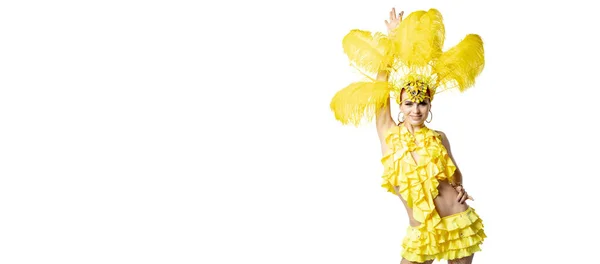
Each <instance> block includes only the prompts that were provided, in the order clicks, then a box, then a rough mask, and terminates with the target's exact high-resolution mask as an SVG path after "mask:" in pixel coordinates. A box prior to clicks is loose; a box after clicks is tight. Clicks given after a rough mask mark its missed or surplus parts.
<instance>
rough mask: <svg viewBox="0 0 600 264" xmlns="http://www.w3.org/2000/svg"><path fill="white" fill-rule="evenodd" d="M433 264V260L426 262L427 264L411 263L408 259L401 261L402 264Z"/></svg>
mask: <svg viewBox="0 0 600 264" xmlns="http://www.w3.org/2000/svg"><path fill="white" fill-rule="evenodd" d="M431 263H433V260H429V261H425V262H410V261H408V260H406V259H404V258H403V259H402V261H400V264H431Z"/></svg>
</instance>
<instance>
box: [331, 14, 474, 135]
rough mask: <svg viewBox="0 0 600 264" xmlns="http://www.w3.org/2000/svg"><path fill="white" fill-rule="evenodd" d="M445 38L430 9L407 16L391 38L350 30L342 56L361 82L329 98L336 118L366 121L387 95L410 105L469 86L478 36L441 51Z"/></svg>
mask: <svg viewBox="0 0 600 264" xmlns="http://www.w3.org/2000/svg"><path fill="white" fill-rule="evenodd" d="M444 38H445V28H444V23H443V19H442V15H441V14H440V12H439V11H438V10H437V9H433V8H432V9H429V11H423V10H420V11H415V12H413V13H411V14H409V15H408V16H407V17H406V18H405V19H403V20H402V22H400V25H398V27H397V28H396V29H395V30H394V31H393V32H392V33H391V34H390V36H386V35H384V34H382V33H380V32H375V33H371V32H369V31H365V30H359V29H354V30H351V31H350V32H349V33H348V34H347V35H346V36H345V37H344V38H343V40H342V46H343V49H344V53H345V54H346V55H347V56H348V59H349V60H350V65H351V66H352V67H354V68H356V69H357V70H358V71H359V72H360V73H361V74H362V75H364V76H365V77H366V80H364V81H359V82H354V83H351V84H350V85H348V86H347V87H345V88H343V89H341V90H340V91H338V92H337V93H336V94H335V95H334V96H333V98H332V100H331V103H330V108H331V110H332V111H333V112H334V114H335V118H336V119H337V120H339V121H340V122H342V124H345V125H346V124H354V125H355V126H358V124H359V123H360V122H361V121H362V120H363V119H365V118H366V119H367V120H369V121H370V120H372V119H373V117H374V115H376V114H377V111H378V110H379V109H381V108H382V107H384V106H385V105H386V104H387V103H388V100H389V97H390V93H391V94H393V96H394V97H395V99H396V102H398V103H400V102H399V100H400V95H401V93H402V89H407V94H408V97H409V99H410V100H411V101H414V102H420V101H422V100H424V99H425V98H429V99H430V100H433V96H434V95H435V94H436V93H439V92H441V91H445V90H449V89H458V90H459V91H460V92H464V91H465V90H467V89H468V88H470V87H472V86H473V85H474V84H475V78H476V77H477V76H478V75H479V74H480V73H481V72H482V70H483V67H484V64H485V59H484V51H483V41H482V40H481V37H480V36H479V35H477V34H468V35H466V37H465V38H464V39H463V40H462V41H460V42H459V43H458V44H456V45H455V46H454V47H452V48H450V49H449V50H447V51H445V52H443V51H442V47H443V45H444ZM380 71H387V72H388V76H389V77H388V80H387V81H380V80H377V79H376V76H377V73H378V72H380Z"/></svg>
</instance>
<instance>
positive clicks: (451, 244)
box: [331, 9, 486, 264]
mask: <svg viewBox="0 0 600 264" xmlns="http://www.w3.org/2000/svg"><path fill="white" fill-rule="evenodd" d="M402 15H403V12H400V13H399V14H398V15H397V14H396V11H395V9H392V11H391V12H390V20H389V21H387V20H386V21H385V23H386V25H387V27H388V35H387V36H385V35H383V34H381V33H375V34H372V33H371V32H368V31H363V30H352V31H351V32H350V33H348V34H347V35H346V36H345V37H344V40H343V46H344V51H345V53H346V54H347V55H348V57H349V59H350V61H351V62H352V63H353V66H354V67H356V68H357V69H358V70H360V71H361V73H363V74H364V75H365V77H367V80H365V81H360V82H355V83H352V84H350V85H349V86H348V87H346V88H344V89H342V90H340V91H339V92H338V93H336V95H335V96H334V97H333V99H332V102H331V109H332V111H333V112H334V113H335V116H336V119H337V120H339V121H340V122H342V123H343V124H354V125H358V124H359V123H360V122H361V121H362V120H363V118H364V117H367V119H372V118H373V116H375V118H376V126H377V132H378V135H379V140H380V142H381V150H382V155H383V158H382V159H381V162H382V164H383V166H384V172H383V175H382V178H383V183H382V185H381V186H382V187H383V188H385V189H386V190H387V191H388V192H391V193H393V194H394V195H397V196H398V197H400V200H401V201H402V202H403V204H404V206H405V208H406V212H407V214H408V217H409V226H408V228H407V233H406V236H405V237H404V239H403V242H402V247H403V250H402V261H401V264H403V263H432V262H433V260H434V259H438V260H440V259H446V260H448V263H472V261H473V256H474V253H475V252H477V251H480V250H481V249H480V247H479V246H480V245H481V243H482V242H483V240H484V239H485V238H486V235H485V232H484V230H483V223H482V220H481V219H480V218H479V216H478V215H477V213H475V210H474V209H473V208H472V207H469V206H468V205H467V204H466V200H467V199H470V200H473V199H472V198H471V197H470V196H469V195H468V194H467V192H466V191H465V189H464V188H463V186H462V175H461V173H460V170H458V168H457V167H456V165H455V164H456V162H455V161H454V158H453V157H452V153H451V151H450V143H449V141H448V138H447V137H446V136H445V134H444V133H443V132H441V131H435V130H431V129H429V128H428V127H427V126H426V125H425V122H430V121H427V119H428V117H431V115H430V113H431V102H432V100H433V98H434V95H435V94H436V93H439V92H441V91H443V90H447V89H458V90H460V91H461V92H462V91H464V90H466V89H467V88H469V87H471V86H473V84H474V81H475V78H476V77H477V76H478V75H479V74H480V73H481V71H482V70H483V66H484V54H483V43H482V41H481V38H480V37H479V36H478V35H475V34H469V35H467V36H466V37H465V38H464V39H463V40H462V41H461V42H460V43H459V44H457V45H456V46H454V47H453V48H451V49H449V50H448V51H446V52H442V45H443V42H444V33H445V29H444V24H443V21H442V16H441V14H440V13H439V11H437V10H436V9H430V10H429V11H416V12H413V13H411V14H410V15H409V16H407V17H406V19H405V20H402ZM373 75H376V77H374V76H373ZM390 93H391V94H393V95H392V96H393V97H394V98H395V99H396V103H398V104H399V105H400V112H399V117H398V119H399V120H398V124H396V123H395V122H394V120H393V119H392V116H391V111H390V104H391V101H390V100H391V96H390Z"/></svg>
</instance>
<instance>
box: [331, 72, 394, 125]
mask: <svg viewBox="0 0 600 264" xmlns="http://www.w3.org/2000/svg"><path fill="white" fill-rule="evenodd" d="M389 96H390V85H389V83H388V82H381V81H377V82H354V83H351V84H350V85H348V86H346V87H345V88H343V89H341V90H340V91H338V92H337V93H336V94H335V95H334V96H333V98H332V100H331V103H330V108H331V110H332V111H333V113H334V114H335V119H337V120H338V121H340V122H341V123H342V124H344V125H347V124H353V125H354V126H358V125H359V124H360V122H361V121H362V120H363V119H367V120H368V121H372V120H373V117H374V116H375V115H376V114H377V113H378V112H379V110H380V109H381V108H382V107H384V106H386V105H387V104H388V102H389Z"/></svg>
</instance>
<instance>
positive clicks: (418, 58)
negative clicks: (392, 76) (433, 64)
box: [393, 8, 445, 68]
mask: <svg viewBox="0 0 600 264" xmlns="http://www.w3.org/2000/svg"><path fill="white" fill-rule="evenodd" d="M444 38H445V28H444V23H443V18H442V14H441V13H440V12H439V11H438V10H437V9H433V8H432V9H429V11H427V12H425V11H423V10H420V11H415V12H412V13H410V14H409V15H408V16H407V17H406V18H405V19H403V20H402V22H400V25H398V27H397V28H396V30H395V31H394V33H393V39H394V41H395V42H396V50H395V52H396V53H397V54H398V57H399V59H400V61H401V62H402V63H403V64H404V65H406V66H408V67H409V68H413V67H423V66H426V65H428V63H429V62H430V61H431V60H433V59H435V58H437V57H439V56H440V55H441V54H442V47H443V45H444Z"/></svg>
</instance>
